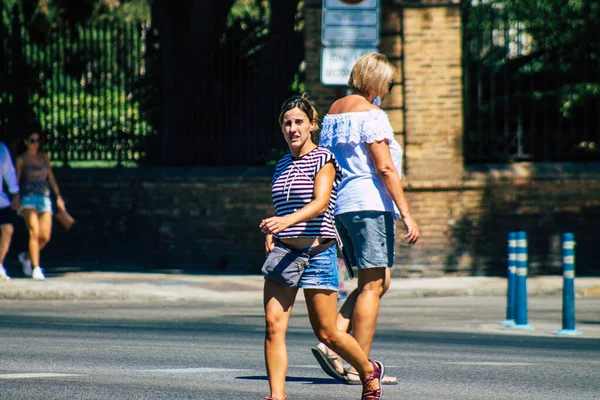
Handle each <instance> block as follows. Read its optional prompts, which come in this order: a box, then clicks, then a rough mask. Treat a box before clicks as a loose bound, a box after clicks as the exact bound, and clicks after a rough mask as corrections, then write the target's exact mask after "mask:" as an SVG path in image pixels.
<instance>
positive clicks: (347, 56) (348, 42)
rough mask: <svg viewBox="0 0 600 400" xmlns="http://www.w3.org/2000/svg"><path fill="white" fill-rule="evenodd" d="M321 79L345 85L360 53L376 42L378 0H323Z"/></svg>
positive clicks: (372, 47) (377, 43) (367, 51)
mask: <svg viewBox="0 0 600 400" xmlns="http://www.w3.org/2000/svg"><path fill="white" fill-rule="evenodd" d="M321 22H322V27H321V43H322V44H323V46H325V47H323V51H322V53H321V83H323V84H324V85H340V86H345V85H347V83H348V78H349V77H350V71H351V70H352V66H353V65H354V63H355V62H356V60H358V58H359V57H360V56H362V55H363V54H365V53H369V52H376V51H378V50H377V46H378V45H379V0H323V13H322V21H321Z"/></svg>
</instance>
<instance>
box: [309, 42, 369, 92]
mask: <svg viewBox="0 0 600 400" xmlns="http://www.w3.org/2000/svg"><path fill="white" fill-rule="evenodd" d="M372 51H377V48H376V47H323V50H322V52H321V83H322V84H324V85H339V86H345V85H347V84H348V78H350V71H351V70H352V66H353V65H354V63H355V62H356V60H358V59H359V58H360V56H362V55H363V54H366V53H369V52H372Z"/></svg>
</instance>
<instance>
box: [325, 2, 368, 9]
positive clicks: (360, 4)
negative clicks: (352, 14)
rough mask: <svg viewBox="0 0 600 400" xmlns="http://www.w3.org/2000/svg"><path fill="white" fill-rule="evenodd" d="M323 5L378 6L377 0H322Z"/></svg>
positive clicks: (355, 7)
mask: <svg viewBox="0 0 600 400" xmlns="http://www.w3.org/2000/svg"><path fill="white" fill-rule="evenodd" d="M323 6H324V7H325V8H328V9H334V8H341V9H353V10H358V9H363V10H364V9H373V8H377V7H378V6H379V1H378V0H324V2H323Z"/></svg>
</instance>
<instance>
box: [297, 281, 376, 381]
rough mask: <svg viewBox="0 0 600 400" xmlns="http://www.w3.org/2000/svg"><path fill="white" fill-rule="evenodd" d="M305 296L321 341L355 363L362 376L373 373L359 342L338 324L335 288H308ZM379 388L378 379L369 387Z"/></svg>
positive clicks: (311, 318) (310, 315)
mask: <svg viewBox="0 0 600 400" xmlns="http://www.w3.org/2000/svg"><path fill="white" fill-rule="evenodd" d="M304 297H305V299H306V306H307V308H308V316H309V319H310V323H311V326H312V328H313V331H314V332H315V335H316V336H317V338H318V339H319V341H321V342H322V343H324V344H325V345H326V346H327V347H329V348H331V349H332V350H333V351H335V352H336V353H337V354H339V355H340V356H341V357H342V358H343V359H344V360H346V361H348V362H349V363H350V364H351V365H353V366H354V367H355V369H356V370H357V371H358V373H359V375H360V376H361V377H362V378H365V377H367V376H369V375H371V373H373V365H372V364H371V362H370V361H369V358H368V357H367V356H366V355H365V353H364V351H363V350H362V349H361V346H360V345H359V343H358V342H357V341H356V340H355V339H354V338H353V337H352V336H351V335H350V334H348V333H346V332H344V331H341V330H339V329H338V328H337V326H336V322H335V321H336V314H337V293H336V292H335V291H333V290H323V289H306V290H304ZM378 388H379V381H378V380H374V381H372V382H371V384H370V385H369V386H368V387H367V389H378Z"/></svg>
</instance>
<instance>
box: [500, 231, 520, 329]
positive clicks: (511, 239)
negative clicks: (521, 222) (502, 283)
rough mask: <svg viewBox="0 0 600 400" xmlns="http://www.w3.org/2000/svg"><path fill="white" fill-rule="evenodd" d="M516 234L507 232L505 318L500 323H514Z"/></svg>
mask: <svg viewBox="0 0 600 400" xmlns="http://www.w3.org/2000/svg"><path fill="white" fill-rule="evenodd" d="M516 262H517V234H516V233H515V232H509V233H508V265H507V288H506V319H505V320H504V321H500V323H501V324H502V325H506V326H508V325H512V324H514V323H515V280H516V277H515V275H516V272H517V264H516Z"/></svg>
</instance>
